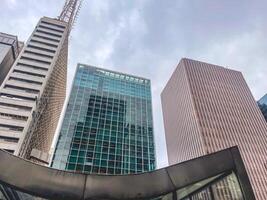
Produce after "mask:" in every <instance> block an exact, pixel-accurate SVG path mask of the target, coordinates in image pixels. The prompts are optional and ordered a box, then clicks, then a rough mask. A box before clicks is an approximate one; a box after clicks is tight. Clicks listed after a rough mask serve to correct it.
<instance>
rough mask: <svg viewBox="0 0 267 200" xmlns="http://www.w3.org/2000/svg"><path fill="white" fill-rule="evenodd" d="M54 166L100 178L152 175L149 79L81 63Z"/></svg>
mask: <svg viewBox="0 0 267 200" xmlns="http://www.w3.org/2000/svg"><path fill="white" fill-rule="evenodd" d="M52 167H53V168H58V169H63V170H70V171H80V172H88V173H97V174H128V173H140V172H145V171H150V170H154V169H155V150H154V136H153V120H152V103H151V88H150V80H148V79H144V78H139V77H135V76H131V75H126V74H122V73H118V72H113V71H109V70H105V69H101V68H96V67H92V66H87V65H82V64H79V65H78V67H77V71H76V74H75V79H74V83H73V86H72V90H71V94H70V98H69V102H68V105H67V109H66V112H65V116H64V120H63V123H62V127H61V130H60V134H59V138H58V141H57V145H56V149H55V153H54V157H53V161H52Z"/></svg>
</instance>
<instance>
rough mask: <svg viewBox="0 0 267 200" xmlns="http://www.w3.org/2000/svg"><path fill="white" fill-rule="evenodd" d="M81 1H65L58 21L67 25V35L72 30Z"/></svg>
mask: <svg viewBox="0 0 267 200" xmlns="http://www.w3.org/2000/svg"><path fill="white" fill-rule="evenodd" d="M82 2H83V0H66V1H65V4H64V6H63V9H62V11H61V13H60V16H59V17H58V19H59V20H60V21H64V22H66V23H68V33H70V31H71V30H72V28H73V26H74V24H75V20H76V19H77V16H78V14H79V11H80V9H81V6H82Z"/></svg>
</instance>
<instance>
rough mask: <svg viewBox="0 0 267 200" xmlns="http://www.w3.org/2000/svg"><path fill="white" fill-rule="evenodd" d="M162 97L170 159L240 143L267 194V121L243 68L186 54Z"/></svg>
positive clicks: (257, 186) (257, 187) (259, 189)
mask: <svg viewBox="0 0 267 200" xmlns="http://www.w3.org/2000/svg"><path fill="white" fill-rule="evenodd" d="M161 97H162V107H163V116H164V125H165V132H166V141H167V150H168V158H169V162H170V164H174V163H177V162H181V161H185V160H188V159H191V158H195V157H198V156H201V155H204V154H208V153H212V152H215V151H218V150H221V149H225V148H227V147H231V146H234V145H238V147H239V149H240V151H241V155H242V158H243V159H244V163H245V166H246V168H247V171H248V174H249V177H250V180H251V183H252V186H253V189H254V192H255V195H256V198H257V199H259V200H265V199H266V198H267V164H266V161H267V154H266V152H267V146H266V144H267V125H266V122H265V120H264V118H263V116H262V114H261V113H260V109H259V108H258V106H257V104H256V102H255V100H254V98H253V96H252V94H251V92H250V90H249V88H248V86H247V84H246V81H245V80H244V78H243V76H242V74H241V73H240V72H238V71H235V70H230V69H227V68H224V67H220V66H216V65H212V64H208V63H204V62H199V61H194V60H190V59H182V60H181V61H180V63H179V65H178V67H177V68H176V69H175V71H174V73H173V74H172V76H171V78H170V80H169V81H168V83H167V85H166V87H165V88H164V90H163V92H162V95H161ZM218 164H219V163H218ZM228 199H232V198H230V197H229V196H228Z"/></svg>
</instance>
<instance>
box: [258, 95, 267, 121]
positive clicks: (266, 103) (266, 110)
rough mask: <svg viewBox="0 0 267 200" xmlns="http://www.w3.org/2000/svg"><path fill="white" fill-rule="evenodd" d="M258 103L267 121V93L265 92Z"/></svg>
mask: <svg viewBox="0 0 267 200" xmlns="http://www.w3.org/2000/svg"><path fill="white" fill-rule="evenodd" d="M258 105H259V107H260V109H261V112H262V114H263V116H264V118H265V120H266V121H267V94H265V95H264V96H263V97H262V98H261V99H260V100H259V101H258Z"/></svg>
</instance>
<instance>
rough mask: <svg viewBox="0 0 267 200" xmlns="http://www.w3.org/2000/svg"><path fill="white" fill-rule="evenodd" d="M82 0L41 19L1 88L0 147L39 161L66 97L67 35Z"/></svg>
mask: <svg viewBox="0 0 267 200" xmlns="http://www.w3.org/2000/svg"><path fill="white" fill-rule="evenodd" d="M81 3H82V0H67V1H66V2H65V4H64V7H63V10H62V12H61V14H60V16H59V17H58V18H57V19H55V18H48V17H43V18H41V19H40V20H39V22H38V24H37V26H36V28H35V29H34V31H33V33H32V35H31V36H30V38H29V40H28V41H27V43H26V45H25V47H24V48H23V50H22V52H21V53H20V55H19V56H18V58H17V60H16V61H15V63H14V65H13V66H12V68H11V70H10V72H9V74H8V75H7V77H6V78H5V80H4V82H3V84H2V86H1V88H0V149H5V150H7V151H9V152H11V153H14V154H15V155H19V156H21V157H24V158H26V159H31V160H33V161H37V162H40V163H47V162H48V159H49V150H50V147H51V144H52V140H53V137H54V133H55V130H56V127H57V123H58V120H59V116H60V113H61V110H62V107H63V103H64V100H65V97H66V77H67V60H68V38H69V34H70V31H71V29H72V27H73V25H74V22H75V19H76V18H77V14H78V12H79V10H80V7H81Z"/></svg>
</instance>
